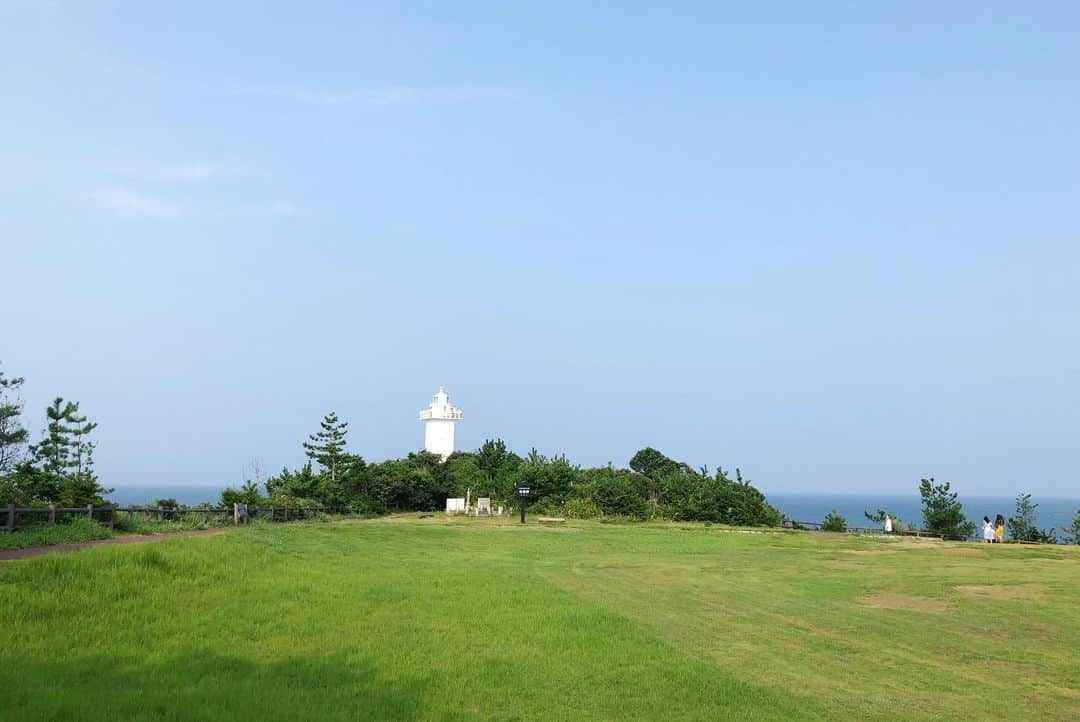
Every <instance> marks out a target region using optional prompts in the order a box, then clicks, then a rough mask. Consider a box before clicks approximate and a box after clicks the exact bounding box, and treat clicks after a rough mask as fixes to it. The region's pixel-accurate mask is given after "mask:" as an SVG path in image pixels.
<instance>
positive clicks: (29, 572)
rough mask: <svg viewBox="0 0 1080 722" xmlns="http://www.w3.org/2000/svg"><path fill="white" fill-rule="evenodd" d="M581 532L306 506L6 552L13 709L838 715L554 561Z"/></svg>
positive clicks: (2, 612) (325, 714)
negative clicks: (154, 536)
mask: <svg viewBox="0 0 1080 722" xmlns="http://www.w3.org/2000/svg"><path fill="white" fill-rule="evenodd" d="M603 531H607V530H603ZM588 534H595V532H594V531H590V532H587V535H588ZM568 538H571V535H568V534H545V533H543V532H533V530H526V531H525V532H524V533H522V532H518V531H513V532H509V531H497V530H494V529H479V530H478V529H477V528H474V527H462V526H457V527H454V526H445V525H443V526H436V525H427V526H424V525H419V524H394V523H374V524H366V525H314V524H303V525H301V524H297V525H291V526H275V527H269V528H253V529H247V530H239V531H237V532H234V533H231V534H228V535H223V536H220V537H213V538H205V539H186V540H175V541H167V542H161V543H158V544H155V545H153V546H146V547H114V548H105V549H93V550H87V551H82V552H77V553H73V554H68V555H57V556H50V557H40V558H37V559H31V560H26V561H20V562H13V563H10V564H5V565H2V566H0V624H2V625H3V628H4V629H6V630H10V632H11V633H10V635H9V636H8V643H7V644H6V649H5V657H6V659H5V664H4V665H3V667H2V668H0V717H2V718H3V719H5V720H65V719H70V720H76V719H78V720H96V719H102V720H105V719H108V720H115V719H134V720H141V719H145V720H151V719H154V720H172V719H175V720H203V719H205V720H218V719H225V720H227V719H245V720H246V719H253V718H261V719H270V720H279V719H280V720H290V719H298V720H299V719H313V718H316V719H329V720H334V719H372V720H375V719H380V720H381V719H439V720H443V719H541V718H542V719H716V718H717V716H718V715H719V716H721V717H728V718H732V719H748V720H754V719H762V720H764V719H780V718H783V719H792V718H796V717H800V716H806V715H811V716H818V717H820V716H821V712H820V710H814V709H812V706H807V705H806V704H798V703H797V702H796V701H795V700H794V697H792V696H789V695H782V694H777V693H775V692H771V691H769V690H767V689H764V688H761V687H758V686H755V685H753V684H748V683H746V682H742V681H739V680H738V679H737V677H736V676H735V675H733V674H726V673H723V672H718V671H717V670H716V669H715V668H714V667H712V666H711V665H709V664H708V663H706V662H705V661H704V660H701V659H696V658H694V657H691V656H688V655H685V654H683V653H680V652H679V651H677V650H676V649H675V648H674V647H672V646H671V645H669V644H668V643H667V642H665V641H661V640H659V639H657V638H656V636H655V635H654V634H652V633H651V632H648V631H646V630H645V629H644V628H642V627H641V626H639V625H637V624H636V623H634V622H631V621H629V620H628V619H627V617H626V616H625V615H623V614H621V613H620V612H618V611H612V610H608V609H605V608H603V607H602V605H598V604H596V603H594V602H592V601H590V600H585V599H582V598H580V597H578V596H576V595H574V594H571V593H569V592H568V591H566V590H564V589H562V588H561V587H558V586H556V585H553V584H552V583H551V582H550V580H549V579H547V578H545V577H544V576H543V575H541V574H537V573H536V567H537V565H538V564H542V563H543V560H544V559H545V558H547V557H548V556H550V555H551V554H552V553H553V552H554V551H555V550H557V549H560V548H563V547H564V545H565V544H566V540H567V539H568ZM582 538H584V537H582ZM599 542H600V543H599V544H598V545H597V546H598V547H601V548H602V547H604V546H606V545H607V540H606V539H599ZM563 553H573V551H572V549H569V548H563Z"/></svg>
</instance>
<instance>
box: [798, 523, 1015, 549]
mask: <svg viewBox="0 0 1080 722" xmlns="http://www.w3.org/2000/svg"><path fill="white" fill-rule="evenodd" d="M821 524H822V523H821V522H819V521H795V520H794V519H784V521H783V522H782V523H781V524H780V526H782V527H783V528H784V529H807V530H809V531H821ZM844 531H845V532H846V533H848V534H886V532H885V530H884V529H882V528H881V527H879V526H848V527H845V528H844ZM888 535H889V536H913V537H917V538H922V539H949V540H951V541H967V540H968V539H974V538H975V537H959V536H956V537H943V536H941V535H940V534H931V533H930V532H927V531H920V530H919V529H905V530H904V531H899V530H895V529H894V530H893V531H891V532H888ZM1024 543H1028V542H1024ZM1032 543H1034V542H1032Z"/></svg>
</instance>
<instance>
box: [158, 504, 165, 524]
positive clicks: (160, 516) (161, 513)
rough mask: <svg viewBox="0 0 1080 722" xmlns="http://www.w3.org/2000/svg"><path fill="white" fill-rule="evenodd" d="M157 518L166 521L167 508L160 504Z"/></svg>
mask: <svg viewBox="0 0 1080 722" xmlns="http://www.w3.org/2000/svg"><path fill="white" fill-rule="evenodd" d="M157 520H158V521H165V510H164V508H162V507H160V506H159V507H158V508H157Z"/></svg>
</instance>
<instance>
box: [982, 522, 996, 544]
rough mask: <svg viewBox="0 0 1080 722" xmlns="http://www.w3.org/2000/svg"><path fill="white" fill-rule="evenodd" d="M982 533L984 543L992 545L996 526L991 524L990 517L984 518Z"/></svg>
mask: <svg viewBox="0 0 1080 722" xmlns="http://www.w3.org/2000/svg"><path fill="white" fill-rule="evenodd" d="M982 532H983V541H985V542H986V543H987V544H990V543H992V542H993V541H994V525H993V524H991V523H990V517H988V516H984V517H983V525H982Z"/></svg>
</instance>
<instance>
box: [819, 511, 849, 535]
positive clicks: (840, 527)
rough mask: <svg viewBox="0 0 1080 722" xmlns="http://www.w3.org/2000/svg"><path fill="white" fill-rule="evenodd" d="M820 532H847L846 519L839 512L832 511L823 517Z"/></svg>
mask: <svg viewBox="0 0 1080 722" xmlns="http://www.w3.org/2000/svg"><path fill="white" fill-rule="evenodd" d="M821 531H839V532H844V531H847V519H845V518H844V515H843V514H841V513H840V512H838V511H836V510H835V509H833V510H832V511H830V512H829V513H828V514H826V515H825V521H823V522H821Z"/></svg>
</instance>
